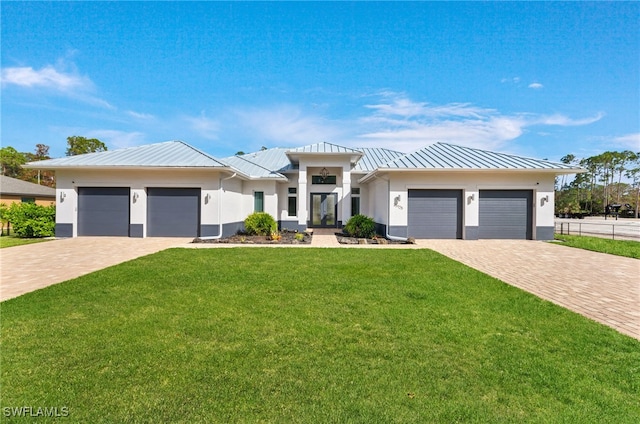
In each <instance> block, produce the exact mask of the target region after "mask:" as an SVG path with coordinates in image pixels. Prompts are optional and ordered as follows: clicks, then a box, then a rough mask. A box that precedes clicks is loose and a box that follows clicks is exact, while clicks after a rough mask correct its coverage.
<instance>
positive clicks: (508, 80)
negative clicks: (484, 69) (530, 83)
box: [500, 77, 520, 84]
mask: <svg viewBox="0 0 640 424" xmlns="http://www.w3.org/2000/svg"><path fill="white" fill-rule="evenodd" d="M500 82H501V83H503V84H507V83H510V84H518V83H519V82H520V77H511V78H502V79H501V80H500Z"/></svg>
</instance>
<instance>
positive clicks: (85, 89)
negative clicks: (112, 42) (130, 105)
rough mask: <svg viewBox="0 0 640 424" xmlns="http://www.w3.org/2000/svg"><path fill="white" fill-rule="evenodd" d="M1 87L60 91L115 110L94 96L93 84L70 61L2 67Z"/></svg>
mask: <svg viewBox="0 0 640 424" xmlns="http://www.w3.org/2000/svg"><path fill="white" fill-rule="evenodd" d="M0 81H1V83H2V87H6V86H9V85H15V86H18V87H23V88H27V89H43V90H51V91H53V92H57V93H60V94H62V95H64V96H66V97H69V98H72V99H75V100H78V101H80V102H83V103H87V104H90V105H94V106H97V107H101V108H105V109H112V110H115V109H116V107H114V106H113V105H111V104H110V103H109V102H107V101H106V100H103V99H101V98H99V97H96V96H95V95H94V94H93V92H94V91H95V86H94V84H93V81H91V79H90V78H89V77H87V76H84V75H80V74H79V73H78V71H77V70H76V66H75V64H74V63H72V62H65V60H63V59H61V60H59V61H58V64H57V66H52V65H47V66H45V67H43V68H41V69H34V68H33V67H31V66H22V67H9V68H3V69H2V71H1V72H0Z"/></svg>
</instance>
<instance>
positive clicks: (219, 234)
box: [199, 172, 238, 240]
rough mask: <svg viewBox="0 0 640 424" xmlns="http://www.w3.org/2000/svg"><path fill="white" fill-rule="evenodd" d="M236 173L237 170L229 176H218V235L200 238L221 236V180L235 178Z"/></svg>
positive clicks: (210, 238)
mask: <svg viewBox="0 0 640 424" xmlns="http://www.w3.org/2000/svg"><path fill="white" fill-rule="evenodd" d="M236 175H238V173H237V172H234V173H233V175H231V176H230V177H227V178H220V181H219V184H218V192H219V195H218V235H217V236H208V237H199V238H200V240H218V239H220V238H222V192H223V191H224V189H223V188H222V182H223V181H227V180H230V179H232V178H235V176H236Z"/></svg>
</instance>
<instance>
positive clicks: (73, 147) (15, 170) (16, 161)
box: [0, 135, 107, 187]
mask: <svg viewBox="0 0 640 424" xmlns="http://www.w3.org/2000/svg"><path fill="white" fill-rule="evenodd" d="M106 150H107V146H106V145H105V144H104V143H103V142H102V141H100V140H98V139H97V138H86V137H81V136H77V135H74V136H70V137H67V150H66V152H65V153H66V155H67V156H75V155H81V154H84V153H93V152H104V151H106ZM45 159H51V156H49V146H47V145H46V144H36V147H35V150H34V152H33V153H32V152H19V151H17V150H16V149H15V148H13V147H11V146H6V147H3V148H1V149H0V166H1V167H2V175H5V176H7V177H11V178H17V179H19V180H23V181H28V182H32V183H36V184H41V185H45V186H48V187H55V185H56V182H55V174H54V173H53V172H52V171H46V170H36V169H25V168H23V165H24V164H26V163H27V162H37V161H41V160H45Z"/></svg>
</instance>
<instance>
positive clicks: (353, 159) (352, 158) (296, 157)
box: [285, 151, 364, 164]
mask: <svg viewBox="0 0 640 424" xmlns="http://www.w3.org/2000/svg"><path fill="white" fill-rule="evenodd" d="M285 154H286V155H287V157H288V158H289V160H291V162H300V158H302V157H304V158H309V157H326V156H328V157H342V158H349V162H350V163H353V164H355V163H357V162H358V161H359V160H360V158H361V157H362V156H364V153H362V152H357V151H353V152H292V151H287V152H285Z"/></svg>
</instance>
